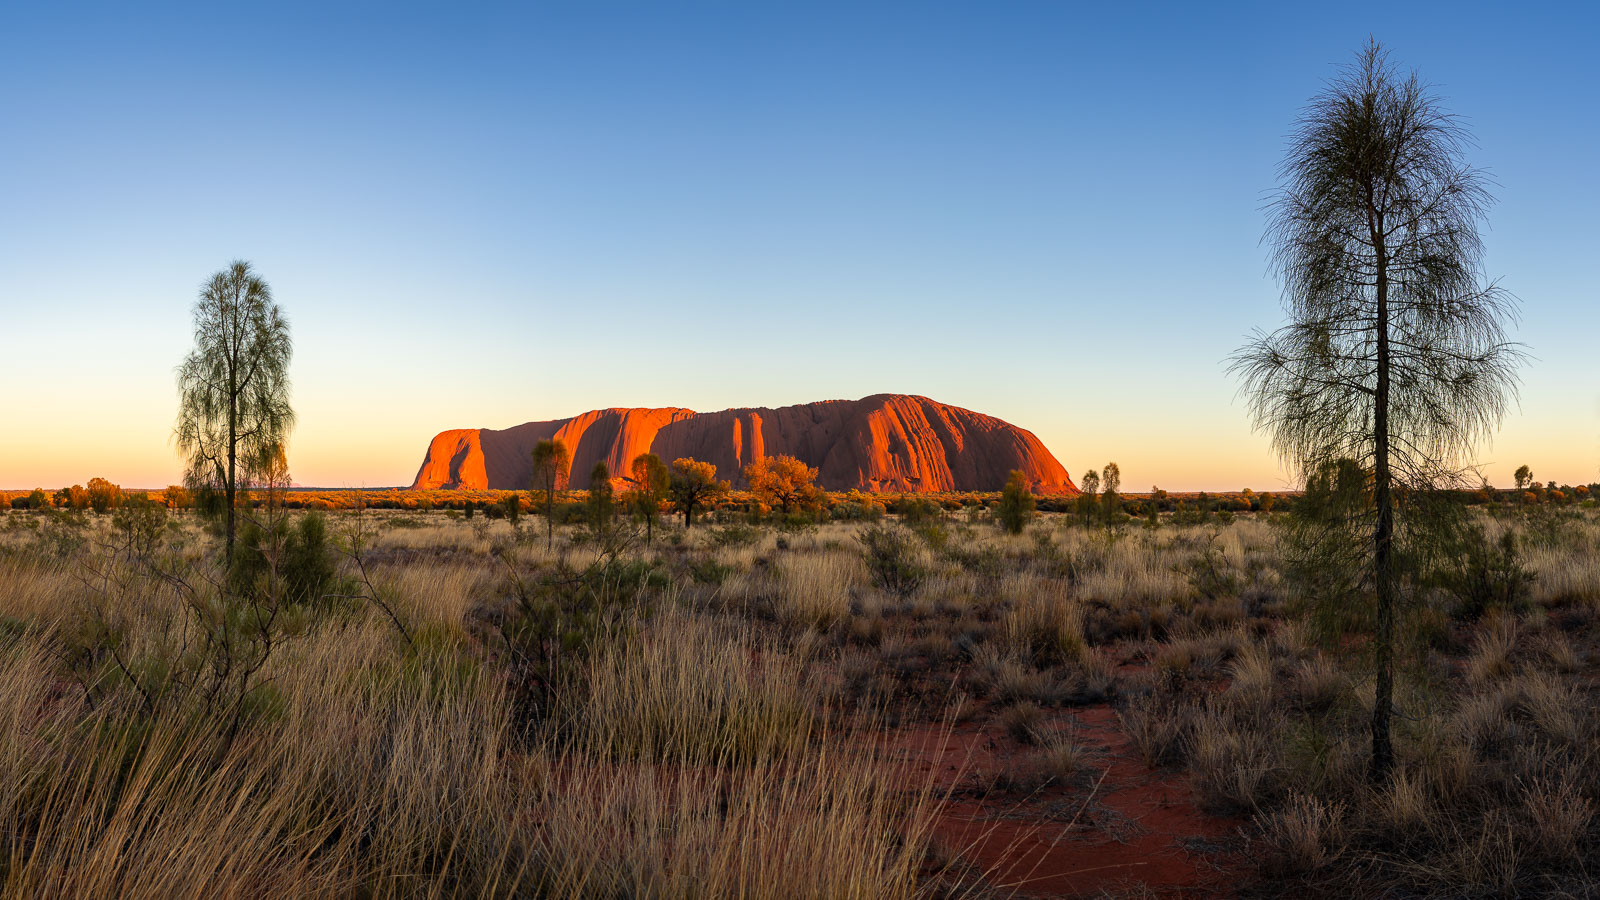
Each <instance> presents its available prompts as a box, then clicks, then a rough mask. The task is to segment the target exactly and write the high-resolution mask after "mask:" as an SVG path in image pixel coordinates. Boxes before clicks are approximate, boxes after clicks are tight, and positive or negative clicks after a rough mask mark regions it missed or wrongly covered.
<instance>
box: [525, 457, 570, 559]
mask: <svg viewBox="0 0 1600 900" xmlns="http://www.w3.org/2000/svg"><path fill="white" fill-rule="evenodd" d="M571 472H572V454H571V452H569V451H568V450H567V445H566V443H565V442H564V441H560V440H550V441H540V442H539V443H538V444H535V445H534V448H533V489H534V490H536V491H544V536H545V547H546V549H548V548H550V547H554V546H555V527H556V526H555V512H556V491H559V490H562V489H563V488H565V487H566V486H567V476H568V475H569V474H571Z"/></svg>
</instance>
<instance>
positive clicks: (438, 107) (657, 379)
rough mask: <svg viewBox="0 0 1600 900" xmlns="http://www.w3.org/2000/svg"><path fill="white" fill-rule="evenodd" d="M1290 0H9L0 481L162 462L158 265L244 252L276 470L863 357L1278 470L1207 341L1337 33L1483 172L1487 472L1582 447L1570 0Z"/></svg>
mask: <svg viewBox="0 0 1600 900" xmlns="http://www.w3.org/2000/svg"><path fill="white" fill-rule="evenodd" d="M1302 6H1303V5H1301V4H1258V5H1242V6H1233V7H1228V8H1215V7H1213V6H1204V7H1201V6H1196V7H1189V6H1178V7H1171V8H1168V7H1161V6H1146V7H1132V6H1121V5H1118V6H1116V7H1115V8H1112V5H1108V4H1097V5H1094V6H1088V7H1075V6H1072V5H1068V4H1060V3H1051V4H979V3H960V4H913V3H898V4H821V3H806V4H776V3H773V4H766V3H756V4H751V3H720V4H710V3H694V4H667V3H647V4H638V5H628V4H620V3H599V2H597V3H561V4H530V5H526V6H523V7H517V8H500V7H494V6H477V5H466V4H452V5H439V6H436V7H431V8H430V7H404V6H400V5H393V4H384V5H376V4H374V5H370V6H365V7H359V6H352V5H331V4H330V5H328V7H326V8H325V7H324V6H322V5H306V6H299V7H297V6H294V5H292V4H271V5H260V6H255V7H247V6H244V5H228V6H226V8H224V7H223V6H222V5H215V6H199V5H194V6H178V5H157V6H155V7H154V8H151V9H138V10H135V9H132V8H131V7H130V6H128V5H111V4H107V5H103V6H95V5H74V4H65V3H63V4H36V5H34V6H32V7H31V8H9V9H7V10H5V11H4V12H0V328H3V330H4V333H5V334H6V335H7V337H8V340H7V341H6V348H5V350H4V351H3V352H0V385H3V390H0V487H32V486H34V485H35V484H42V485H45V486H56V485H59V484H64V483H71V482H83V481H85V480H87V479H88V478H90V477H92V476H95V475H103V476H105V477H109V478H112V479H113V480H115V481H120V482H122V483H124V484H130V485H161V484H166V483H168V482H170V481H173V480H175V479H176V478H177V477H178V474H179V470H180V463H179V460H178V457H177V454H176V453H175V451H174V450H173V448H172V445H171V441H170V435H171V429H172V419H173V415H174V413H175V406H176V390H175V387H174V380H173V373H174V369H175V367H176V366H177V365H178V364H179V362H180V361H181V360H182V358H183V355H184V354H185V353H186V352H187V349H188V346H189V343H190V335H189V316H190V306H191V304H192V302H193V298H194V294H195V291H196V289H197V287H198V285H199V284H200V282H201V281H202V280H204V279H205V278H206V277H207V276H208V275H209V274H210V273H211V272H213V271H215V270H216V269H218V268H220V267H222V266H223V265H225V264H226V263H227V262H228V261H229V260H231V259H233V258H236V257H243V258H246V259H249V260H251V261H253V262H254V264H255V265H256V267H257V268H258V269H259V271H260V272H261V273H262V274H263V275H264V276H265V277H266V278H267V279H268V280H269V281H270V282H271V283H272V285H273V288H274V290H275V292H276V295H277V298H278V301H279V302H280V303H281V304H282V306H283V307H284V309H285V311H286V312H287V313H288V315H289V316H290V318H291V321H292V323H293V327H294V333H295V337H296V341H297V350H296V357H295V363H294V366H293V369H292V373H293V377H294V381H295V395H294V396H295V405H296V407H297V409H298V410H299V414H300V426H299V428H298V429H297V431H296V432H295V435H294V440H293V444H292V446H291V454H290V461H291V468H292V469H293V473H294V477H295V479H296V480H297V481H300V482H302V483H308V484H317V485H329V486H343V485H351V486H360V485H368V486H376V485H390V484H403V483H408V482H409V481H410V479H411V477H412V475H413V474H414V472H415V469H416V466H417V464H418V463H419V462H420V460H421V456H422V452H423V450H424V448H425V447H426V444H427V441H428V439H429V438H430V437H431V436H432V435H433V434H434V433H436V432H437V431H439V430H442V429H444V428H450V427H473V426H487V427H506V426H509V425H513V424H517V423H520V422H523V421H528V420H533V419H547V418H558V417H563V416H568V415H573V414H576V413H578V412H582V411H584V410H587V409H591V408H596V407H604V406H655V405H674V406H686V407H691V408H695V409H702V410H712V409H721V408H726V407H729V406H757V405H760V406H779V405H785V404H789V403H799V402H806V401H811V400H820V399H828V398H855V397H861V396H865V395H868V394H873V393H878V392H885V391H898V392H908V393H918V394H924V395H927V396H930V397H933V398H935V399H938V400H941V401H944V402H948V403H953V404H957V405H960V406H966V407H969V408H972V409H976V410H980V411H983V412H987V413H990V414H993V415H996V416H999V417H1001V418H1004V419H1006V420H1008V421H1011V422H1013V423H1015V424H1018V425H1021V426H1023V427H1026V428H1028V429H1030V430H1032V431H1034V432H1035V433H1036V434H1038V435H1039V436H1040V437H1041V438H1042V439H1043V440H1044V441H1045V443H1046V445H1047V446H1049V447H1050V448H1051V449H1052V450H1053V451H1054V452H1055V454H1056V456H1057V457H1058V458H1060V459H1061V461H1062V462H1063V464H1064V465H1066V467H1067V469H1068V470H1069V472H1071V473H1072V474H1073V475H1074V476H1076V475H1077V474H1078V473H1079V472H1081V471H1082V470H1083V469H1085V468H1091V467H1098V466H1099V465H1100V464H1102V463H1104V462H1105V461H1106V460H1108V459H1114V460H1116V461H1117V462H1118V463H1119V464H1120V465H1121V468H1122V471H1123V473H1124V481H1125V483H1126V484H1127V485H1128V486H1129V487H1130V488H1136V489H1144V488H1145V486H1147V485H1149V484H1159V485H1160V486H1162V487H1165V488H1168V489H1195V488H1207V489H1237V488H1240V487H1243V486H1246V485H1248V486H1251V487H1255V488H1257V489H1275V488H1281V487H1284V486H1285V484H1286V478H1287V476H1286V475H1285V473H1284V471H1283V469H1282V467H1281V466H1280V465H1279V464H1278V462H1277V461H1276V460H1275V459H1274V458H1273V457H1272V455H1271V454H1270V453H1269V452H1268V450H1267V447H1266V443H1265V441H1264V439H1262V438H1261V437H1260V436H1257V435H1253V434H1252V433H1251V432H1250V428H1249V422H1248V419H1247V416H1246V415H1245V412H1244V409H1243V406H1242V405H1241V404H1240V403H1239V402H1238V401H1237V399H1236V398H1235V388H1236V384H1235V383H1234V381H1233V380H1231V379H1230V378H1229V376H1228V375H1227V373H1226V363H1225V359H1226V357H1227V356H1228V354H1229V353H1230V352H1231V351H1232V350H1233V348H1235V347H1236V346H1238V344H1239V343H1240V342H1241V340H1242V338H1243V336H1244V334H1245V333H1246V332H1247V331H1249V330H1250V329H1251V328H1254V327H1258V326H1259V327H1271V326H1274V325H1276V324H1278V323H1279V321H1280V320H1281V318H1282V313H1281V311H1280V308H1279V305H1278V292H1277V287H1276V285H1275V284H1274V282H1273V281H1272V280H1271V278H1270V276H1269V273H1268V271H1267V268H1266V256H1265V251H1264V249H1263V248H1262V247H1261V246H1260V244H1259V240H1260V236H1261V232H1262V227H1263V214H1262V210H1261V206H1262V202H1263V198H1264V197H1265V195H1266V193H1267V192H1268V191H1270V189H1271V188H1272V187H1273V185H1274V183H1275V168H1276V166H1277V163H1278V161H1279V158H1280V156H1281V154H1282V149H1283V136H1284V135H1285V134H1286V132H1287V131H1288V129H1289V127H1290V124H1291V123H1292V121H1293V119H1294V117H1295V115H1296V112H1297V110H1298V109H1299V108H1300V107H1301V105H1302V104H1303V103H1304V102H1305V101H1306V99H1307V98H1308V97H1309V96H1310V95H1311V94H1313V93H1314V92H1315V91H1316V90H1318V88H1319V87H1320V85H1321V83H1322V80H1323V79H1325V78H1327V77H1328V76H1330V75H1331V74H1333V73H1334V72H1335V69H1336V67H1337V66H1338V65H1341V64H1344V63H1346V62H1348V61H1349V60H1350V59H1351V58H1352V55H1353V53H1354V52H1355V51H1356V50H1357V49H1358V48H1359V47H1360V46H1361V45H1362V43H1363V42H1364V41H1366V39H1367V37H1368V36H1369V35H1373V36H1376V37H1377V38H1378V39H1379V40H1381V41H1383V42H1384V43H1385V44H1387V45H1388V46H1389V47H1390V48H1391V50H1392V51H1393V53H1394V55H1395V58H1396V59H1397V60H1398V61H1400V62H1401V63H1403V64H1405V65H1407V66H1411V67H1414V68H1416V69H1418V70H1419V71H1420V72H1421V74H1422V75H1423V77H1424V78H1425V79H1427V80H1428V81H1430V82H1432V83H1434V84H1435V85H1436V86H1437V88H1438V91H1439V92H1440V93H1441V94H1442V95H1444V96H1445V97H1446V98H1447V100H1448V104H1449V106H1450V107H1451V108H1452V109H1453V110H1454V111H1456V112H1458V113H1460V114H1461V115H1462V116H1464V117H1465V118H1466V119H1467V121H1468V124H1469V126H1470V127H1471V128H1472V130H1473V131H1474V132H1475V133H1476V135H1477V138H1478V141H1479V144H1480V146H1479V147H1478V148H1477V149H1475V150H1474V151H1472V153H1471V156H1470V159H1471V161H1472V162H1473V163H1475V164H1476V165H1479V166H1481V167H1483V168H1485V169H1487V170H1488V171H1489V173H1490V174H1491V175H1492V176H1493V178H1494V179H1495V181H1496V182H1497V184H1498V187H1497V189H1496V193H1497V195H1498V197H1499V199H1500V202H1499V204H1498V205H1497V206H1496V207H1495V208H1494V210H1493V211H1492V212H1491V218H1490V226H1491V229H1490V231H1489V232H1488V233H1487V235H1486V239H1487V243H1488V248H1489V253H1488V266H1489V269H1490V271H1491V272H1492V273H1493V274H1495V275H1496V276H1498V277H1500V278H1501V279H1502V280H1503V283H1504V284H1505V286H1506V287H1508V288H1509V289H1510V290H1511V291H1513V292H1514V293H1515V294H1517V295H1518V296H1519V297H1520V298H1521V299H1522V302H1523V313H1524V314H1523V318H1522V321H1521V323H1520V325H1519V326H1518V327H1517V329H1516V332H1515V333H1516V336H1517V337H1518V338H1519V339H1520V340H1522V341H1524V342H1525V343H1526V344H1528V346H1529V348H1530V351H1531V353H1532V354H1533V355H1534V357H1535V359H1534V361H1533V362H1532V363H1531V364H1530V365H1529V366H1528V367H1527V368H1526V369H1525V370H1524V372H1523V377H1524V389H1523V395H1522V402H1521V407H1520V410H1519V411H1517V412H1515V413H1514V414H1513V415H1511V416H1510V417H1509V418H1508V419H1507V421H1506V423H1505V427H1504V429H1503V430H1502V432H1501V434H1500V435H1499V436H1498V437H1497V439H1496V440H1495V442H1494V443H1493V445H1492V446H1487V447H1485V448H1483V450H1482V453H1481V454H1480V455H1481V457H1482V459H1483V460H1484V461H1485V462H1486V463H1487V464H1488V467H1487V469H1486V471H1487V472H1488V474H1489V475H1490V477H1491V479H1492V480H1494V481H1496V482H1504V483H1509V481H1510V474H1509V473H1510V471H1511V470H1512V469H1513V468H1515V466H1516V465H1517V464H1519V463H1523V462H1526V463H1528V464H1530V465H1531V466H1532V467H1533V469H1534V471H1535V474H1536V475H1537V476H1538V477H1539V478H1540V479H1541V480H1544V479H1548V478H1553V479H1555V480H1557V481H1563V482H1574V483H1577V482H1588V481H1594V480H1597V479H1600V363H1597V362H1596V359H1595V341H1596V335H1597V334H1600V302H1597V300H1596V287H1597V280H1600V279H1597V277H1596V275H1595V269H1594V264H1595V259H1596V258H1597V257H1600V254H1597V252H1596V251H1597V248H1600V225H1597V224H1596V217H1595V216H1594V215H1593V211H1594V210H1595V209H1596V208H1597V207H1600V177H1597V175H1596V174H1595V171H1594V161H1595V158H1596V157H1595V153H1596V151H1595V146H1596V139H1597V137H1600V121H1597V117H1596V116H1595V115H1594V111H1595V102H1596V101H1595V96H1596V93H1597V88H1600V69H1597V67H1596V65H1595V63H1594V62H1593V61H1592V52H1591V51H1592V47H1591V46H1590V43H1591V41H1592V37H1593V35H1594V34H1596V33H1600V14H1597V13H1596V12H1595V11H1594V9H1593V7H1589V8H1580V7H1573V8H1571V9H1558V8H1549V9H1546V10H1544V11H1541V12H1534V13H1529V12H1526V11H1522V10H1518V9H1515V8H1513V7H1511V6H1509V5H1506V6H1503V7H1489V6H1484V7H1479V8H1472V7H1470V6H1466V5H1463V4H1422V3H1408V4H1368V5H1363V4H1346V5H1343V6H1341V7H1340V8H1339V9H1338V12H1337V14H1335V15H1330V16H1326V17H1318V16H1317V10H1316V9H1312V8H1309V7H1307V8H1304V9H1302V8H1300V7H1302ZM1323 9H1325V8H1323ZM1441 23H1442V24H1441Z"/></svg>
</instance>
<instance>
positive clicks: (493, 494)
mask: <svg viewBox="0 0 1600 900" xmlns="http://www.w3.org/2000/svg"><path fill="white" fill-rule="evenodd" d="M1450 494H1451V495H1452V496H1454V497H1456V498H1457V499H1458V500H1459V501H1460V502H1462V503H1465V504H1469V505H1483V504H1497V503H1517V504H1568V503H1586V502H1587V503H1593V502H1594V499H1595V498H1596V497H1600V483H1596V484H1589V485H1576V486H1573V485H1556V484H1554V483H1553V482H1552V483H1549V484H1546V485H1530V486H1528V487H1526V488H1525V489H1507V490H1501V489H1498V488H1491V487H1482V488H1478V489H1475V490H1461V491H1452V492H1450ZM1298 496H1299V492H1297V491H1262V492H1256V491H1253V490H1250V489H1248V488H1246V489H1244V490H1241V491H1219V492H1215V493H1212V492H1207V491H1184V492H1179V491H1172V492H1168V491H1164V490H1161V489H1159V488H1157V489H1155V490H1153V491H1150V492H1145V493H1121V494H1117V495H1114V497H1107V496H1105V495H1101V496H1099V497H1097V498H1096V499H1097V500H1098V501H1099V502H1100V503H1101V504H1104V503H1106V502H1107V501H1108V500H1109V501H1110V503H1112V504H1114V505H1117V506H1120V508H1121V510H1122V512H1124V513H1125V514H1127V515H1129V516H1148V515H1149V514H1150V512H1151V507H1152V506H1154V508H1155V511H1156V512H1159V513H1166V514H1172V515H1184V514H1195V515H1202V516H1203V515H1206V514H1210V513H1224V512H1226V513H1246V512H1283V511H1286V510H1288V509H1290V508H1292V506H1293V504H1294V501H1295V499H1296V498H1297V497H1298ZM280 497H281V501H282V503H283V505H284V506H285V507H287V508H289V509H321V510H337V509H357V508H365V509H385V510H416V511H429V510H458V511H466V510H468V509H472V510H475V511H477V510H483V511H487V510H489V509H492V508H498V509H502V510H503V509H505V508H506V505H507V504H508V503H509V502H510V501H509V499H508V498H511V497H516V498H518V502H519V505H520V506H521V508H522V510H523V511H525V512H535V511H537V510H538V509H539V508H541V507H542V505H543V498H544V494H543V492H542V491H476V490H474V491H468V490H430V491H413V490H407V489H386V490H328V489H322V488H316V489H306V488H289V489H285V490H283V491H281V492H280ZM558 497H559V498H561V499H564V500H566V501H567V502H569V503H574V504H577V503H582V502H584V501H585V500H586V499H587V497H588V492H587V491H584V490H567V491H560V492H558ZM240 498H241V500H240V503H241V505H250V506H259V505H261V504H262V503H265V502H266V500H267V492H266V491H245V492H241V493H240ZM129 502H148V503H155V504H158V505H161V506H164V507H166V508H168V509H173V510H182V509H191V508H196V507H197V506H200V505H202V504H203V503H204V501H203V500H201V501H197V500H196V498H195V497H194V495H193V494H192V493H191V492H190V491H189V490H188V489H186V488H184V487H182V486H180V485H172V486H169V487H167V488H165V489H162V490H138V491H135V490H124V489H123V488H122V487H121V486H119V485H116V484H112V483H111V482H109V481H107V480H106V479H103V478H91V479H89V482H88V484H87V485H72V486H71V487H64V488H60V489H58V490H55V491H47V490H45V489H43V488H36V489H34V490H32V491H0V509H6V508H9V509H13V510H29V509H82V510H93V511H96V512H105V511H106V510H108V509H115V508H117V507H119V506H122V505H124V504H125V503H129ZM999 502H1000V492H999V491H962V492H954V493H898V494H888V493H869V492H865V491H859V490H852V491H828V492H826V493H825V494H824V495H823V498H822V503H821V508H822V509H824V510H827V511H828V512H829V513H830V514H831V515H832V517H834V518H858V517H872V516H875V515H883V514H890V515H906V514H912V515H919V514H924V513H927V512H931V511H935V510H936V509H937V510H943V511H945V512H957V511H961V510H970V509H973V508H975V507H992V506H995V505H997V504H998V503H999ZM759 503H760V501H759V500H758V498H757V497H756V495H755V494H753V493H751V492H749V491H729V492H727V493H726V494H723V495H721V496H720V497H718V498H716V499H715V500H714V501H713V502H712V503H711V504H710V505H709V506H708V507H707V508H708V509H710V510H746V509H749V508H751V507H753V506H755V505H757V504H759ZM1036 503H1037V509H1038V510H1039V511H1040V512H1059V513H1069V512H1075V511H1078V510H1080V509H1081V501H1080V500H1079V498H1078V497H1076V496H1071V497H1069V496H1057V495H1044V496H1040V497H1038V498H1037V500H1036Z"/></svg>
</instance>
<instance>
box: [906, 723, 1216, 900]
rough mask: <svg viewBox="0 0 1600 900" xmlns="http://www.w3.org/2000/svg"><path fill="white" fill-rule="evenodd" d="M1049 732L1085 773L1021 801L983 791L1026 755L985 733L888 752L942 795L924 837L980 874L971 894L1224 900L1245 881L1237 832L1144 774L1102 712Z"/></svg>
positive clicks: (996, 734)
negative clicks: (931, 836) (1079, 752)
mask: <svg viewBox="0 0 1600 900" xmlns="http://www.w3.org/2000/svg"><path fill="white" fill-rule="evenodd" d="M1049 725H1050V727H1051V728H1053V729H1054V730H1056V731H1058V732H1061V733H1064V734H1069V735H1071V738H1072V740H1073V741H1074V742H1075V743H1076V744H1078V745H1079V746H1081V747H1083V748H1084V749H1085V750H1086V751H1087V753H1086V759H1087V761H1086V762H1085V763H1084V765H1083V766H1082V770H1083V772H1082V774H1080V775H1078V776H1075V777H1074V778H1072V779H1070V780H1069V781H1068V782H1067V783H1065V784H1055V783H1052V784H1049V785H1047V786H1046V787H1044V788H1041V789H1039V790H1037V791H1035V792H1033V793H1031V794H1024V793H1020V792H1016V791H1007V790H1004V789H1003V788H1002V787H998V786H994V783H995V773H998V772H1003V771H1006V770H1008V769H1015V767H1017V766H1018V765H1019V764H1025V760H1026V756H1027V754H1028V753H1029V752H1031V751H1030V749H1029V748H1024V747H1020V746H1018V745H1017V743H1016V742H1015V741H1014V740H1013V739H1011V738H1010V737H1007V736H1006V735H1005V733H1004V731H1003V730H1002V729H1001V728H1000V727H999V726H998V725H997V724H995V723H993V722H991V723H988V724H986V725H984V726H973V725H962V726H956V727H955V728H953V729H952V728H948V727H940V726H920V727H913V728H907V729H905V730H902V731H901V732H900V733H899V734H898V736H897V737H896V738H895V740H894V742H893V746H894V749H895V750H896V751H897V752H898V753H900V754H901V755H903V756H905V757H906V758H908V759H909V760H911V761H913V763H914V768H915V770H916V771H917V772H919V773H922V774H926V775H927V776H929V777H932V778H933V779H935V783H936V784H938V785H939V787H940V788H941V789H949V790H950V791H951V797H950V802H949V803H948V804H946V806H945V809H944V812H943V815H942V817H941V821H940V822H939V823H938V824H937V825H936V826H935V829H934V831H935V835H936V837H937V839H938V842H939V843H940V844H941V845H942V847H943V848H944V849H945V851H946V852H948V853H950V854H952V855H954V856H957V857H959V863H960V864H961V867H962V868H965V869H966V870H967V871H969V872H971V871H976V872H981V873H983V876H982V878H981V882H980V885H979V890H978V891H977V893H979V894H984V893H987V892H988V891H989V890H996V891H998V892H999V893H1000V894H1002V895H1013V894H1014V895H1017V896H1032V897H1103V896H1113V897H1114V896H1118V895H1121V894H1125V893H1126V894H1131V895H1133V896H1158V897H1185V898H1214V897H1229V896H1233V894H1234V892H1235V888H1236V887H1237V886H1238V885H1239V884H1240V883H1241V881H1242V880H1243V878H1244V877H1245V872H1246V869H1247V866H1246V863H1245V861H1244V860H1243V859H1242V858H1241V857H1240V855H1239V853H1238V852H1237V844H1238V828H1239V826H1240V825H1241V824H1242V823H1241V822H1240V821H1239V820H1236V819H1228V818H1221V817H1217V816H1212V815H1208V814H1207V813H1205V812H1203V811H1201V809H1200V808H1199V806H1198V803H1197V800H1196V796H1195V792H1194V789H1193V788H1192V787H1191V786H1190V784H1189V783H1188V781H1187V780H1186V779H1185V778H1184V776H1183V775H1182V773H1181V772H1177V771H1167V770H1156V769H1151V768H1150V767H1149V766H1146V765H1145V764H1144V763H1143V762H1142V761H1141V760H1140V759H1139V757H1138V755H1137V753H1136V752H1135V751H1134V749H1133V748H1132V747H1131V746H1130V744H1129V741H1128V738H1127V736H1126V735H1125V734H1124V733H1123V731H1122V729H1121V726H1120V724H1119V722H1118V720H1117V716H1116V713H1115V712H1114V711H1113V710H1112V709H1110V708H1109V707H1106V706H1096V707H1089V708H1085V709H1080V710H1064V711H1058V712H1054V713H1052V714H1051V717H1050V720H1049ZM1002 784H1003V782H1002ZM952 873H955V867H952ZM967 884H968V885H971V876H968V879H967Z"/></svg>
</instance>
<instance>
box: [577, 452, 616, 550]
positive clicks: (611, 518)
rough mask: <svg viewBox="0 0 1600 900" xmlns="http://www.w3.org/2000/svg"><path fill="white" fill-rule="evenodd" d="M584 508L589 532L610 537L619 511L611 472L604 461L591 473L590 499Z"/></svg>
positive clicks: (596, 464)
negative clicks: (613, 494)
mask: <svg viewBox="0 0 1600 900" xmlns="http://www.w3.org/2000/svg"><path fill="white" fill-rule="evenodd" d="M584 507H585V509H584V511H585V516H584V518H585V519H587V521H588V525H589V530H590V531H592V532H594V533H595V534H596V535H597V536H601V537H604V536H605V535H609V534H610V533H611V528H612V525H613V523H614V522H615V520H616V516H617V510H616V503H615V502H614V500H613V497H612V489H611V470H610V469H609V468H607V467H606V464H605V463H604V462H603V461H602V462H597V463H595V464H594V469H593V470H592V471H590V473H589V497H588V499H587V500H586V501H585V503H584Z"/></svg>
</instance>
